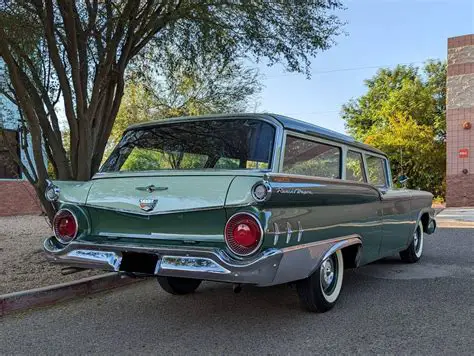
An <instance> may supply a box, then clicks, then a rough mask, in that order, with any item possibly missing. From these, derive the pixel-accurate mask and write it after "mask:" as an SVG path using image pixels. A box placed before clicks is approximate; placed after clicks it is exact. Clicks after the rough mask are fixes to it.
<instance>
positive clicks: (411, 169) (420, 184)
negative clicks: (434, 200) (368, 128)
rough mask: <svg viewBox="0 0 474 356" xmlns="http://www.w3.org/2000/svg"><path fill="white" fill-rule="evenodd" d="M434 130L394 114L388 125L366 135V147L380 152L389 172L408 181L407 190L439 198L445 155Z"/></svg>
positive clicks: (443, 147)
mask: <svg viewBox="0 0 474 356" xmlns="http://www.w3.org/2000/svg"><path fill="white" fill-rule="evenodd" d="M434 137H435V129H434V128H433V127H430V126H428V125H422V124H418V123H417V122H416V121H415V120H414V119H412V118H410V117H408V116H404V115H403V114H398V115H397V116H394V117H391V118H390V119H389V122H388V125H387V126H386V127H385V128H383V129H381V130H377V131H376V132H375V133H373V134H371V135H369V136H368V137H367V139H366V140H365V142H366V143H368V144H369V145H372V146H375V147H378V148H380V149H381V150H382V151H384V152H385V153H386V154H387V155H388V157H389V158H390V162H391V167H392V172H393V174H394V175H395V177H396V176H398V175H401V174H402V173H403V174H405V175H407V176H408V177H409V180H408V184H407V187H408V188H414V189H416V188H421V189H423V190H428V191H430V192H432V193H433V194H434V195H435V196H443V195H444V191H445V187H444V177H445V165H446V153H445V145H444V142H443V141H439V140H435V139H434Z"/></svg>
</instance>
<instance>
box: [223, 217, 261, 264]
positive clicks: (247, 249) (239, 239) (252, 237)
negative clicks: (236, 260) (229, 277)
mask: <svg viewBox="0 0 474 356" xmlns="http://www.w3.org/2000/svg"><path fill="white" fill-rule="evenodd" d="M224 237H225V242H226V244H227V247H228V248H229V249H230V251H232V252H233V253H234V254H236V255H238V256H249V255H251V254H253V253H254V252H256V251H257V250H258V249H259V248H260V246H261V244H262V242H263V229H262V225H261V224H260V222H259V221H258V220H257V218H255V217H254V216H253V215H252V214H249V213H237V214H235V215H232V216H231V217H230V219H229V220H228V221H227V224H226V225H225V231H224Z"/></svg>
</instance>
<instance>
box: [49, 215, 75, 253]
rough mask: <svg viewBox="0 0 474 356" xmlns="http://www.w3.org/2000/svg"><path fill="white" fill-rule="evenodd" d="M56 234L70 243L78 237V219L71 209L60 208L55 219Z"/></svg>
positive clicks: (62, 241)
mask: <svg viewBox="0 0 474 356" xmlns="http://www.w3.org/2000/svg"><path fill="white" fill-rule="evenodd" d="M53 230H54V235H55V236H56V238H57V239H58V240H59V242H61V243H63V244H68V243H70V242H71V241H72V240H74V239H75V238H76V235H77V231H78V226H77V219H76V217H75V216H74V214H73V213H72V212H71V211H70V210H66V209H63V210H59V211H58V212H57V213H56V215H55V216H54V219H53Z"/></svg>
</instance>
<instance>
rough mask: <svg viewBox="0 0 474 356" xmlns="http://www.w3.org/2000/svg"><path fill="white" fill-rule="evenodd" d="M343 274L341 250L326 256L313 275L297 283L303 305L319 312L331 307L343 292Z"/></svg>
mask: <svg viewBox="0 0 474 356" xmlns="http://www.w3.org/2000/svg"><path fill="white" fill-rule="evenodd" d="M343 276H344V259H343V258H342V252H341V251H340V250H339V251H336V252H335V253H333V254H332V255H331V256H329V257H327V258H325V259H324V260H323V261H322V262H321V264H320V265H319V268H317V269H316V271H315V272H314V273H313V274H312V275H311V276H309V277H308V278H306V279H303V280H301V281H298V282H297V283H296V289H297V291H298V295H299V297H300V300H301V303H302V304H303V306H304V307H305V308H306V309H308V310H309V311H312V312H318V313H324V312H325V311H328V310H329V309H331V308H332V307H333V306H334V305H335V304H336V302H337V299H338V298H339V294H340V293H341V288H342V279H343Z"/></svg>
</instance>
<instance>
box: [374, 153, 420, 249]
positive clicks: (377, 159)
mask: <svg viewBox="0 0 474 356" xmlns="http://www.w3.org/2000/svg"><path fill="white" fill-rule="evenodd" d="M365 161H366V166H367V177H368V180H369V183H371V184H372V185H374V186H376V187H377V188H378V189H379V190H380V192H381V193H382V194H381V197H382V240H381V244H380V251H379V255H380V257H382V256H387V255H390V254H392V253H394V252H397V251H399V250H401V249H402V248H403V247H405V246H406V243H407V236H408V233H409V231H408V230H409V228H410V210H411V193H410V191H408V190H405V189H394V188H393V187H392V184H391V177H390V170H389V167H388V161H387V159H386V158H385V157H382V156H378V155H372V154H365Z"/></svg>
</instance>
